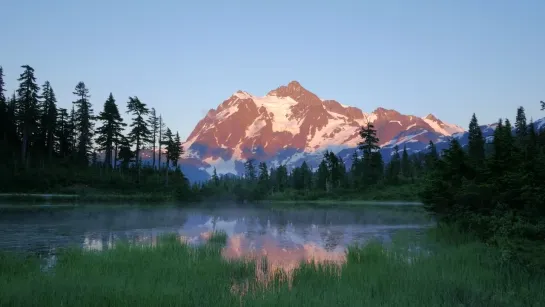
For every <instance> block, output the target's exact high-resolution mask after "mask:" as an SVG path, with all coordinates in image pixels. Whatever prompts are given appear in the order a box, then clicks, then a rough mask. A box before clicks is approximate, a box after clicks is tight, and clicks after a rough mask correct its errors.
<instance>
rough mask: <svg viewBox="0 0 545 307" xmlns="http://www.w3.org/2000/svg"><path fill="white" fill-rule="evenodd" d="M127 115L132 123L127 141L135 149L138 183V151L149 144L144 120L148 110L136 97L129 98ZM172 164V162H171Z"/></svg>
mask: <svg viewBox="0 0 545 307" xmlns="http://www.w3.org/2000/svg"><path fill="white" fill-rule="evenodd" d="M127 113H129V114H131V115H133V118H132V123H131V125H130V127H131V128H132V129H131V131H130V132H129V139H130V141H131V143H133V144H134V145H135V147H136V149H135V154H136V167H137V169H138V180H137V181H138V182H140V168H141V164H142V163H141V157H140V150H141V148H142V146H143V145H144V144H147V143H149V142H150V135H151V131H150V130H149V128H148V122H147V120H146V119H145V118H144V117H145V116H146V115H148V114H149V110H148V108H147V106H146V104H145V103H143V102H141V101H140V99H138V97H136V96H135V97H129V101H128V102H127ZM171 153H172V154H175V153H176V151H175V150H174V151H172V152H171ZM172 162H174V161H172Z"/></svg>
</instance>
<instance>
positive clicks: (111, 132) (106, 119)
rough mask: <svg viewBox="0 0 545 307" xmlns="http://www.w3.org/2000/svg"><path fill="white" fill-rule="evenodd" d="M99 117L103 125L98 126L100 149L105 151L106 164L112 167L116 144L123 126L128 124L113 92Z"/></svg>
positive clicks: (97, 140)
mask: <svg viewBox="0 0 545 307" xmlns="http://www.w3.org/2000/svg"><path fill="white" fill-rule="evenodd" d="M97 119H98V120H99V121H101V122H102V125H101V126H100V127H99V128H97V131H96V132H97V135H98V137H97V139H96V142H97V144H98V145H99V149H100V150H103V151H104V166H106V167H108V168H111V167H112V154H113V153H114V146H115V145H116V144H119V142H120V138H121V137H122V132H123V127H125V126H126V124H125V123H123V118H121V115H120V114H119V109H118V108H117V104H116V103H115V99H114V96H113V95H112V93H110V95H109V96H108V99H107V100H106V102H104V108H103V110H102V111H101V112H100V113H99V115H98V117H97Z"/></svg>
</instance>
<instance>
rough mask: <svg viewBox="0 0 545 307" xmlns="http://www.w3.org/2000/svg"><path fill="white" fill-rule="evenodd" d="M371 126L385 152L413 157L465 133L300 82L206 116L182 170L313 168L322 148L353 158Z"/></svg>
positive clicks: (239, 96) (243, 97) (240, 96)
mask: <svg viewBox="0 0 545 307" xmlns="http://www.w3.org/2000/svg"><path fill="white" fill-rule="evenodd" d="M367 122H371V123H373V125H374V126H375V129H377V136H378V137H379V139H380V143H379V145H380V146H381V147H382V148H383V154H384V153H385V154H386V156H388V154H387V153H388V152H389V151H391V150H392V148H393V147H394V146H395V145H401V144H405V145H406V146H407V148H408V149H409V150H411V151H412V152H416V151H419V150H422V149H423V148H425V146H426V145H427V144H428V143H429V141H430V140H431V141H433V142H436V143H437V142H441V141H444V140H446V138H447V137H450V136H452V135H456V134H463V132H464V129H463V128H461V127H459V126H456V125H452V124H447V123H444V122H442V121H441V120H439V119H437V118H436V117H435V116H433V115H432V114H429V115H428V116H426V117H423V118H421V117H418V116H414V115H403V114H400V113H399V112H397V111H395V110H388V109H384V108H378V109H376V110H374V111H373V112H371V113H366V112H363V111H362V110H360V109H358V108H355V107H350V106H346V105H343V104H341V103H339V102H337V101H335V100H325V99H320V98H319V97H318V96H316V95H315V94H314V93H312V92H310V91H308V90H307V89H305V88H304V87H302V86H301V84H299V83H298V82H297V81H292V82H290V83H289V84H288V85H286V86H280V87H278V88H277V89H275V90H272V91H270V92H269V93H267V95H265V96H262V97H260V96H254V95H252V94H250V93H247V92H245V91H237V92H236V93H234V94H233V95H231V97H229V98H228V99H227V100H225V101H223V103H221V104H220V105H219V106H218V107H217V108H216V109H211V110H209V111H208V113H207V114H206V116H205V117H204V118H203V119H201V120H200V121H199V122H198V123H197V125H196V127H195V128H194V130H193V132H192V133H191V134H190V135H189V137H188V139H187V141H186V142H185V143H184V144H183V146H184V148H185V150H186V153H185V155H184V156H183V157H182V161H181V165H182V169H183V170H184V172H185V173H186V174H187V175H188V177H190V178H191V179H193V180H201V179H205V178H206V177H207V176H209V175H210V174H211V173H212V171H213V168H214V167H215V168H216V169H217V172H218V173H219V174H227V173H232V174H239V173H241V172H242V171H243V163H244V161H245V160H247V159H250V158H254V159H256V160H258V161H266V162H268V163H269V164H271V165H273V166H274V165H279V164H287V165H288V166H295V165H298V164H300V163H302V161H304V160H306V161H307V163H311V165H314V166H315V165H317V162H319V160H320V159H321V155H322V153H323V151H325V150H331V151H333V152H335V153H339V154H341V156H342V155H344V154H352V153H353V151H354V148H355V147H356V146H357V143H358V142H360V140H361V139H360V137H359V134H358V129H359V128H360V127H361V126H363V125H365V124H366V123H367Z"/></svg>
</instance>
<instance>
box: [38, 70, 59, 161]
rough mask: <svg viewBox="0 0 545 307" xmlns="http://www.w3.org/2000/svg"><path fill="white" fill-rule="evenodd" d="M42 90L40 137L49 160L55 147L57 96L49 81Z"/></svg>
mask: <svg viewBox="0 0 545 307" xmlns="http://www.w3.org/2000/svg"><path fill="white" fill-rule="evenodd" d="M42 90H43V92H42V98H43V104H42V119H41V124H40V128H41V138H42V140H43V142H44V144H43V145H44V148H45V152H47V155H48V157H49V161H51V160H52V159H53V152H54V149H55V132H56V130H57V127H56V126H57V98H56V97H55V92H54V91H53V88H52V87H51V84H50V83H49V81H46V82H45V83H44V85H43V86H42Z"/></svg>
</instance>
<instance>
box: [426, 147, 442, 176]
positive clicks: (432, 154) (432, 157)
mask: <svg viewBox="0 0 545 307" xmlns="http://www.w3.org/2000/svg"><path fill="white" fill-rule="evenodd" d="M425 160H426V168H427V169H428V170H432V169H433V168H434V167H435V163H436V162H437V161H438V160H439V154H438V153H437V148H436V147H435V144H434V143H433V142H432V141H430V142H429V144H428V153H427V154H426V158H425Z"/></svg>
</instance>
